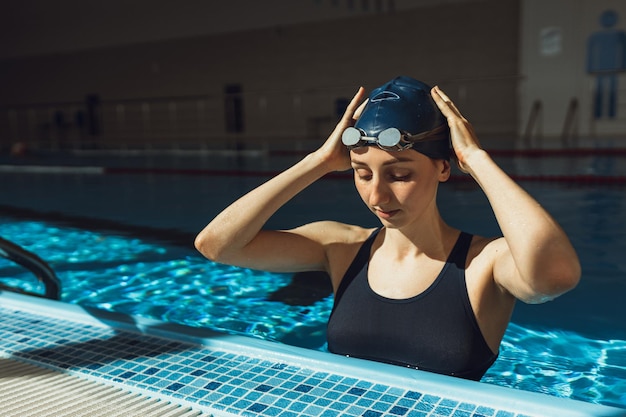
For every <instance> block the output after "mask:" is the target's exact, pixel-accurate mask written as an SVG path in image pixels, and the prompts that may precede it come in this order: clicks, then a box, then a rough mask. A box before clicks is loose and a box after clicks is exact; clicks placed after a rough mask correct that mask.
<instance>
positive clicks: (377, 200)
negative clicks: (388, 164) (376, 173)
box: [369, 178, 391, 207]
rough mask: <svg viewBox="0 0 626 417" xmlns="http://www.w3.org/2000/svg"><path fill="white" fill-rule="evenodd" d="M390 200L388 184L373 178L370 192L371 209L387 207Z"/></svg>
mask: <svg viewBox="0 0 626 417" xmlns="http://www.w3.org/2000/svg"><path fill="white" fill-rule="evenodd" d="M390 199H391V197H390V192H389V188H388V186H387V184H386V183H385V182H384V181H381V180H380V178H373V179H372V182H371V184H370V190H369V204H370V207H382V206H384V205H386V204H387V203H388V202H389V200H390Z"/></svg>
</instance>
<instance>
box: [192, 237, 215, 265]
mask: <svg viewBox="0 0 626 417" xmlns="http://www.w3.org/2000/svg"><path fill="white" fill-rule="evenodd" d="M214 243H215V239H212V238H211V236H210V235H209V234H208V233H206V232H205V231H202V232H200V233H199V234H198V235H197V236H196V238H195V240H194V242H193V245H194V247H195V248H196V250H197V251H198V252H200V253H201V254H202V255H203V256H204V257H205V258H207V259H208V260H210V261H214V262H219V259H220V251H219V249H218V248H217V247H216V245H215V244H214Z"/></svg>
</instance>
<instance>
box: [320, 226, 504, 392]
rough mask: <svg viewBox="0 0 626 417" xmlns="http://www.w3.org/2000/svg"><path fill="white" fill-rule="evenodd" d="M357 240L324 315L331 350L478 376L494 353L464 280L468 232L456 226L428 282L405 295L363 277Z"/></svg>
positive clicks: (366, 249)
mask: <svg viewBox="0 0 626 417" xmlns="http://www.w3.org/2000/svg"><path fill="white" fill-rule="evenodd" d="M379 230H380V229H378V230H376V231H375V232H374V233H373V234H372V235H371V236H370V237H369V238H368V239H367V240H366V241H365V242H364V243H363V245H362V246H361V249H360V250H359V252H358V253H357V255H356V257H355V258H354V260H353V261H352V264H351V265H350V267H349V268H348V271H347V272H346V275H345V276H344V277H343V279H342V280H341V284H339V288H338V290H337V294H335V303H334V306H333V310H332V313H331V316H330V319H329V321H328V331H327V337H328V349H329V350H330V351H331V352H334V353H338V354H342V355H348V356H354V357H358V358H362V359H370V360H375V361H379V362H386V363H391V364H395V365H402V366H408V367H413V368H417V369H422V370H425V371H430V372H436V373H441V374H446V375H453V376H457V377H461V378H467V379H474V380H479V379H480V378H481V377H482V376H483V375H484V373H485V372H486V371H487V369H489V367H490V366H491V365H492V364H493V362H494V361H495V360H496V358H497V356H498V355H497V354H494V353H493V352H492V351H491V349H490V348H489V346H488V345H487V342H486V341H485V339H484V337H483V335H482V332H481V331H480V328H479V327H478V322H477V321H476V316H475V315H474V311H473V310H472V306H471V304H470V300H469V295H468V293H467V287H466V285H465V261H466V258H467V252H468V250H469V246H470V243H471V241H472V235H470V234H467V233H464V232H462V233H461V234H460V236H459V238H458V240H457V242H456V244H455V245H454V248H453V249H452V252H451V253H450V256H449V257H448V260H447V261H446V264H445V265H444V267H443V269H442V270H441V272H440V273H439V276H438V277H437V279H436V280H435V281H434V282H433V284H432V285H431V286H430V287H429V288H428V289H427V290H426V291H424V292H423V293H421V294H418V295H416V296H414V297H411V298H407V299H389V298H386V297H383V296H381V295H379V294H377V293H376V292H374V290H372V288H371V287H370V286H369V282H368V279H367V272H368V265H369V257H370V252H371V247H372V244H373V242H374V239H375V238H376V235H377V234H378V232H379Z"/></svg>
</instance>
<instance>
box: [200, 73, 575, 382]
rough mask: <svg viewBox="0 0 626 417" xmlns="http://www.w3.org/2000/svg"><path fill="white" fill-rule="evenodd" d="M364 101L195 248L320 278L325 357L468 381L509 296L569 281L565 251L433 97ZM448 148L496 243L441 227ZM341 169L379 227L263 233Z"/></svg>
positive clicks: (385, 89) (493, 353)
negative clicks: (486, 210)
mask: <svg viewBox="0 0 626 417" xmlns="http://www.w3.org/2000/svg"><path fill="white" fill-rule="evenodd" d="M364 98H365V97H364V90H363V88H360V89H359V90H358V92H357V93H356V95H355V96H354V98H353V99H352V101H351V102H350V104H349V106H348V108H347V110H346V112H345V114H344V115H343V118H342V119H341V121H340V122H339V123H338V124H337V127H336V128H335V130H334V131H333V132H332V134H331V135H330V136H329V138H328V139H327V140H326V142H325V143H324V144H323V146H322V147H320V148H319V149H318V150H316V151H314V152H312V153H310V154H309V155H307V156H306V157H305V158H304V159H302V160H301V161H300V162H298V163H296V164H295V165H294V166H292V167H291V168H289V169H287V170H286V171H284V172H282V173H281V174H279V175H278V176H276V177H274V178H273V179H271V180H269V181H268V182H266V183H264V184H262V185H261V186H259V187H258V188H256V189H254V190H252V191H251V192H249V193H248V194H246V195H244V196H243V197H241V198H240V199H239V200H237V201H236V202H234V203H233V204H232V205H231V206H229V207H228V208H226V209H225V210H224V211H223V212H222V213H220V214H219V215H218V216H217V217H216V218H215V219H214V220H213V221H212V222H211V223H209V224H208V225H207V226H206V227H205V228H204V230H202V232H201V233H200V234H199V235H198V236H197V238H196V242H195V245H196V248H197V249H198V250H199V251H200V252H201V253H202V254H203V255H204V256H206V257H207V258H209V259H211V260H213V261H216V262H220V263H226V264H231V265H238V266H242V267H248V268H253V269H259V270H266V271H276V272H299V271H314V270H323V271H326V272H328V274H329V275H330V277H331V280H332V285H333V289H334V292H335V304H334V307H333V312H332V314H331V317H330V320H329V324H328V347H329V350H330V351H331V352H335V353H339V354H344V355H349V356H355V357H360V358H365V359H371V360H377V361H382V362H387V363H392V364H398V365H402V366H409V367H413V368H417V369H423V370H426V371H431V372H437V373H442V374H447V375H454V376H458V377H463V378H468V379H475V380H479V379H480V378H481V377H482V375H483V374H484V373H485V372H486V371H487V369H488V368H489V367H490V366H491V365H492V364H493V362H494V361H495V359H496V357H497V353H498V349H499V346H500V342H501V340H502V337H503V335H504V332H505V330H506V327H507V325H508V322H509V320H510V317H511V313H512V311H513V307H514V304H515V301H516V300H517V299H519V300H522V301H524V302H527V303H541V302H545V301H548V300H551V299H553V298H555V297H557V296H559V295H561V294H563V293H565V292H566V291H568V290H570V289H572V288H574V287H575V286H576V285H577V283H578V281H579V278H580V265H579V261H578V258H577V255H576V252H575V250H574V249H573V247H572V245H571V244H570V242H569V240H568V238H567V236H566V235H565V233H564V232H563V230H562V229H561V228H560V227H559V225H558V224H557V223H556V222H555V221H554V220H553V219H552V217H551V216H550V215H549V214H548V213H547V212H546V211H545V210H544V209H543V208H542V207H541V206H540V205H539V204H538V203H537V202H536V201H535V200H534V199H533V198H532V197H531V196H530V195H528V194H527V193H526V192H524V190H522V188H520V187H519V186H518V185H517V184H516V183H515V182H513V181H512V180H511V179H510V178H509V177H508V176H507V175H506V174H505V173H504V172H503V171H502V170H501V169H500V168H499V167H498V166H497V165H496V163H495V162H494V161H493V160H492V159H491V158H490V157H489V155H488V154H487V152H485V151H484V150H483V149H482V148H481V147H480V144H479V142H478V140H477V138H476V136H475V134H474V131H473V129H472V127H471V125H470V124H469V123H468V121H467V120H466V119H465V118H463V116H462V115H461V113H460V112H459V110H458V109H457V108H456V106H455V105H454V104H453V103H452V102H451V101H450V99H449V98H448V97H447V96H446V95H445V94H444V93H443V92H442V91H441V90H440V89H439V88H438V87H435V88H432V89H431V88H430V87H428V86H427V85H425V84H423V83H421V82H420V81H417V80H414V79H411V78H408V77H398V78H395V79H394V80H392V81H390V82H389V83H387V84H385V85H383V86H382V87H380V88H378V89H376V90H374V91H373V92H372V94H371V95H370V98H369V100H367V101H365V102H363V104H361V105H359V103H361V102H362V101H363V100H364ZM450 142H451V144H452V150H453V154H454V156H455V157H456V159H457V161H458V164H459V167H460V168H461V170H462V171H464V172H466V173H468V174H470V175H471V176H472V177H473V178H474V179H475V180H476V182H477V183H478V184H479V185H480V187H481V188H482V189H483V191H484V192H485V194H486V196H487V198H488V199H489V202H490V204H491V207H492V208H493V210H494V213H495V216H496V219H497V221H498V224H499V225H500V228H501V230H502V233H503V236H502V237H498V238H487V237H480V236H471V235H469V234H467V233H463V232H461V231H459V230H457V229H455V228H453V227H451V226H449V225H448V224H446V223H445V221H444V220H443V219H442V218H441V216H440V214H439V211H438V208H437V204H436V195H437V188H438V184H439V183H440V182H444V181H446V180H447V179H448V178H449V176H450V162H449V160H448V159H449V158H448V156H449V153H450V148H449V146H450ZM349 168H352V169H353V170H354V181H355V185H356V188H357V190H358V192H359V194H360V196H361V198H362V199H363V202H364V203H365V204H366V205H367V206H368V207H369V208H370V210H371V211H372V212H373V213H374V214H375V215H376V216H377V217H378V218H379V220H380V222H381V223H382V227H380V228H376V229H367V228H363V227H360V226H357V225H351V224H344V223H338V222H333V221H320V222H314V223H309V224H305V225H302V226H300V227H297V228H294V229H291V230H278V231H275V230H263V229H262V227H263V225H264V224H265V223H266V221H267V220H268V219H269V218H270V216H272V215H273V214H274V213H275V212H276V211H277V210H278V209H279V208H280V207H281V206H282V205H283V204H285V203H286V202H288V201H289V200H290V199H291V198H293V197H294V196H295V195H296V194H298V193H299V192H300V191H302V190H303V189H305V188H306V187H307V186H309V185H310V184H312V183H313V182H314V181H316V180H318V179H319V178H321V177H323V176H324V175H325V174H328V173H330V172H333V171H343V170H347V169H349Z"/></svg>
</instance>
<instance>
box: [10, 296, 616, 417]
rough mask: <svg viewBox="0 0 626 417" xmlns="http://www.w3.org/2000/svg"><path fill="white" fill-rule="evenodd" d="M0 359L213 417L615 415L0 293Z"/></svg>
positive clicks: (541, 397) (582, 404)
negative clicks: (58, 373)
mask: <svg viewBox="0 0 626 417" xmlns="http://www.w3.org/2000/svg"><path fill="white" fill-rule="evenodd" d="M0 356H3V357H5V358H11V359H14V360H20V361H24V362H30V363H33V364H38V365H43V366H46V367H50V368H53V369H56V370H62V371H63V372H66V373H69V374H72V375H75V376H79V377H82V378H85V379H90V380H95V381H99V382H104V383H106V384H108V385H114V386H119V387H122V388H124V389H126V390H130V391H133V392H137V393H140V394H144V395H148V396H151V397H156V398H160V399H163V400H168V401H172V402H175V403H179V404H182V405H187V406H191V407H193V408H194V409H199V410H201V411H202V412H203V413H204V414H206V415H212V416H217V417H220V416H281V417H290V416H293V417H295V416H328V417H330V416H341V417H344V416H345V417H349V416H364V417H377V416H409V417H426V416H450V417H481V416H484V417H530V416H559V417H561V416H568V417H617V416H625V415H626V410H622V409H616V408H611V407H605V406H599V405H595V404H590V403H585V402H580V401H573V400H567V399H562V398H555V397H551V396H547V395H542V394H537V393H530V392H524V391H518V390H513V389H508V388H503V387H498V386H494V385H489V384H484V383H477V382H471V381H465V380H460V379H456V378H450V377H445V376H441V375H435V374H430V373H426V372H420V371H415V370H411V369H405V368H401V367H397V366H391V365H385V364H379V363H374V362H368V361H362V360H358V359H353V358H345V357H342V356H338V355H332V354H329V353H324V352H319V351H314V350H307V349H302V348H297V347H291V346H286V345H283V344H278V343H272V342H267V341H263V340H257V339H252V338H248V337H243V336H231V335H224V334H219V333H213V332H210V331H206V330H204V329H196V328H190V327H185V326H180V325H173V324H168V323H163V322H158V321H154V320H146V319H142V318H137V317H130V316H125V315H121V314H112V313H108V312H103V311H100V310H91V309H86V308H82V307H80V306H77V305H71V304H65V303H60V302H55V301H49V300H44V299H37V298H33V297H27V296H22V295H18V294H13V293H8V292H0ZM0 377H1V376H0ZM204 414H203V415H204Z"/></svg>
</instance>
